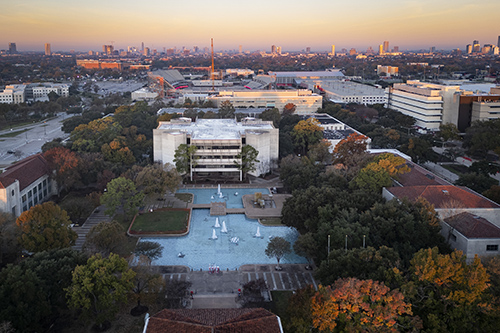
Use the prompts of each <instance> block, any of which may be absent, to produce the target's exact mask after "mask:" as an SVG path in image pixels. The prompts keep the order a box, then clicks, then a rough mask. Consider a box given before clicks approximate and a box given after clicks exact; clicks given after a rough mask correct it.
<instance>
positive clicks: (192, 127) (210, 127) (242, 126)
mask: <svg viewBox="0 0 500 333" xmlns="http://www.w3.org/2000/svg"><path fill="white" fill-rule="evenodd" d="M157 129H158V130H170V131H173V132H175V131H179V133H181V132H184V133H187V134H189V135H191V139H192V140H233V139H240V138H241V136H242V135H243V134H245V133H249V132H253V133H258V132H259V131H269V130H272V129H274V126H273V125H272V124H271V123H270V122H261V121H247V122H245V121H243V122H236V120H234V119H198V120H197V121H195V122H186V123H175V122H174V123H172V122H160V124H159V125H158V128H157Z"/></svg>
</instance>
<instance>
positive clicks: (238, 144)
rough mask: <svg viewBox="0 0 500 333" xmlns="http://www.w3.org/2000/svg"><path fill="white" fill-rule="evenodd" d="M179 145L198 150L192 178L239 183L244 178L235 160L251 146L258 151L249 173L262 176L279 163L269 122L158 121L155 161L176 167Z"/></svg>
mask: <svg viewBox="0 0 500 333" xmlns="http://www.w3.org/2000/svg"><path fill="white" fill-rule="evenodd" d="M181 144H187V145H195V146H196V147H197V150H196V153H195V156H194V159H195V160H196V165H195V166H194V167H192V168H191V174H190V176H191V177H192V176H193V175H199V176H208V175H209V174H212V175H213V174H214V173H215V174H217V175H219V176H220V177H225V176H232V177H234V176H239V178H240V180H241V179H242V176H243V175H242V173H241V171H240V170H238V168H237V167H236V165H235V163H234V162H235V161H238V159H237V157H236V156H237V155H238V154H239V153H240V152H241V149H242V147H243V146H245V145H251V146H252V147H253V148H255V149H256V150H257V151H258V152H259V154H258V156H257V160H259V162H258V163H257V164H256V170H255V171H253V172H249V174H251V175H254V176H259V175H261V174H265V173H267V172H269V171H270V170H271V167H272V166H273V165H274V164H276V163H277V161H278V148H279V130H278V129H277V128H274V126H273V124H272V122H270V121H262V120H258V119H254V118H246V119H244V120H243V121H241V122H236V120H234V119H198V120H197V121H196V122H192V121H191V119H190V118H178V119H172V120H171V121H170V122H160V124H159V125H158V128H156V129H155V130H153V156H154V160H155V161H157V162H161V163H163V164H165V163H170V164H172V165H175V163H174V155H175V151H176V149H177V148H178V147H179V145H181ZM239 162H241V161H239Z"/></svg>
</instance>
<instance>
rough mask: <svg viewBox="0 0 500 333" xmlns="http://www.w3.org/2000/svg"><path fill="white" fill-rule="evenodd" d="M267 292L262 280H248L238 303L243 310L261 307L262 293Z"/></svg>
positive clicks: (264, 282) (262, 301)
mask: <svg viewBox="0 0 500 333" xmlns="http://www.w3.org/2000/svg"><path fill="white" fill-rule="evenodd" d="M266 290H267V286H266V281H264V279H262V278H261V279H257V280H250V281H248V282H247V283H245V284H244V285H243V292H242V293H241V297H240V299H239V301H240V302H241V304H242V305H241V306H242V307H244V308H257V307H262V305H263V303H264V297H263V296H262V293H263V292H264V291H266Z"/></svg>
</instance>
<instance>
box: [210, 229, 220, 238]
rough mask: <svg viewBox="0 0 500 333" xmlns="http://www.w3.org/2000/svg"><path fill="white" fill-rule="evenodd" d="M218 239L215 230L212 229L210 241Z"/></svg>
mask: <svg viewBox="0 0 500 333" xmlns="http://www.w3.org/2000/svg"><path fill="white" fill-rule="evenodd" d="M217 238H218V237H217V235H216V234H215V229H212V237H211V238H210V239H213V240H216V239H217Z"/></svg>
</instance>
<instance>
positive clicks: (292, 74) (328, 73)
mask: <svg viewBox="0 0 500 333" xmlns="http://www.w3.org/2000/svg"><path fill="white" fill-rule="evenodd" d="M269 74H270V75H276V76H277V77H307V76H319V77H321V76H323V77H325V76H332V77H339V76H342V77H343V76H344V74H343V73H342V72H341V71H340V69H335V70H333V71H310V72H306V71H303V72H301V71H296V72H269Z"/></svg>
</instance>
